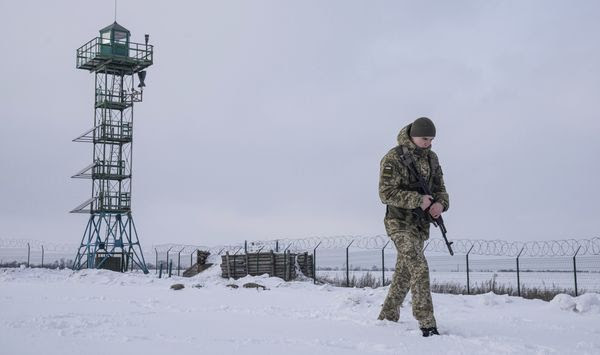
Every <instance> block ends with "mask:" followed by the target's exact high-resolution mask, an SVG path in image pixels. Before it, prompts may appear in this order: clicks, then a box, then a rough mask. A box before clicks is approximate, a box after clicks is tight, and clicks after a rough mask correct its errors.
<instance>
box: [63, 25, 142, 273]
mask: <svg viewBox="0 0 600 355" xmlns="http://www.w3.org/2000/svg"><path fill="white" fill-rule="evenodd" d="M130 36H131V33H130V32H129V30H127V29H126V28H125V27H123V26H121V25H119V24H118V23H117V22H114V23H112V24H111V25H109V26H107V27H105V28H103V29H101V30H100V35H99V37H96V38H93V39H92V40H90V41H89V42H87V43H86V44H84V45H83V46H81V47H80V48H79V49H77V53H76V67H77V69H83V70H86V71H88V72H90V73H93V74H94V79H95V80H94V82H95V89H94V121H93V125H92V127H91V128H90V129H88V130H87V131H85V132H84V133H82V134H81V135H80V136H79V137H77V138H75V139H74V140H73V141H74V142H84V143H88V144H91V145H92V162H91V164H89V165H87V166H86V167H85V168H83V169H81V170H80V171H79V172H78V173H76V174H75V175H73V176H72V177H73V178H76V179H89V180H91V181H92V194H91V197H90V198H89V199H87V200H85V201H84V202H83V203H81V204H80V205H79V206H77V207H75V208H74V209H73V210H72V211H71V213H86V214H89V215H90V218H89V220H88V223H87V226H86V229H85V232H84V235H83V238H82V240H81V244H80V246H79V249H78V251H77V255H76V257H75V262H74V265H73V268H74V269H82V268H105V269H111V270H115V271H126V270H128V269H129V268H134V267H135V266H137V267H138V268H139V269H141V270H142V271H143V272H145V273H147V272H148V269H147V267H146V263H145V261H144V255H143V253H142V249H141V246H140V241H139V238H138V235H137V230H136V228H135V224H134V222H133V216H132V211H131V180H132V147H133V105H134V103H137V102H141V101H142V98H143V92H144V87H145V83H144V81H145V78H146V71H145V69H146V68H148V67H149V66H151V65H152V63H153V47H152V45H150V44H148V40H149V36H148V35H145V43H133V42H131V41H130ZM136 79H137V80H136Z"/></svg>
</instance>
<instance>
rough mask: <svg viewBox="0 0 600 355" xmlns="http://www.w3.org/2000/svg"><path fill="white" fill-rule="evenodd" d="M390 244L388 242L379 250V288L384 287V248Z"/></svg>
mask: <svg viewBox="0 0 600 355" xmlns="http://www.w3.org/2000/svg"><path fill="white" fill-rule="evenodd" d="M388 244H390V241H389V240H388V242H387V243H385V245H384V246H383V248H381V287H385V247H387V246H388Z"/></svg>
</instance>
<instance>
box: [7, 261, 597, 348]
mask: <svg viewBox="0 0 600 355" xmlns="http://www.w3.org/2000/svg"><path fill="white" fill-rule="evenodd" d="M179 282H180V283H183V284H184V285H185V288H184V289H183V290H179V291H174V290H171V289H170V286H171V285H172V284H174V283H179ZM247 282H256V283H259V284H262V285H265V286H266V287H267V288H268V289H267V290H257V289H246V288H243V287H240V288H238V289H233V288H229V287H227V286H226V285H227V284H228V283H234V284H237V285H239V286H242V285H243V284H244V283H247ZM194 286H196V287H194ZM387 290H388V288H387V287H386V288H379V289H346V288H336V287H332V286H329V285H313V284H312V282H310V281H296V282H284V281H283V280H281V279H278V278H268V277H246V278H244V279H239V280H236V281H228V280H226V279H222V278H221V277H220V268H219V267H218V266H216V267H213V268H211V269H209V270H207V271H206V272H204V273H203V274H201V275H198V276H196V277H194V278H189V279H187V278H178V277H173V278H171V279H164V278H163V279H158V278H157V276H156V275H155V274H149V275H143V274H138V273H128V274H120V273H114V272H110V271H103V270H85V271H80V272H73V271H70V270H46V269H23V268H22V269H0V353H1V354H7V355H12V354H61V355H62V354H81V353H86V354H105V353H115V354H168V355H178V354H211V355H213V354H283V353H285V354H286V355H294V354H303V355H305V354H312V355H314V354H344V355H345V354H404V353H411V354H599V353H600V295H599V294H595V293H589V294H585V295H582V296H579V297H577V298H573V297H570V296H567V295H559V296H557V297H556V298H555V299H554V300H553V301H552V302H543V301H539V300H524V299H520V298H517V297H508V296H505V295H494V294H485V295H478V296H455V295H444V294H434V295H433V298H434V304H435V309H436V317H437V320H438V325H439V329H440V331H441V333H442V335H441V336H437V337H432V338H423V337H421V334H420V331H419V329H418V326H417V323H416V321H415V320H414V319H413V318H412V315H411V311H410V295H409V297H407V300H406V302H405V304H404V308H403V309H402V312H401V317H400V318H401V319H400V322H399V323H392V322H388V321H378V320H376V318H377V315H378V313H379V309H380V305H381V303H382V302H383V299H384V297H385V295H386V293H387Z"/></svg>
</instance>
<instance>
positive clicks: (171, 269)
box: [169, 260, 173, 277]
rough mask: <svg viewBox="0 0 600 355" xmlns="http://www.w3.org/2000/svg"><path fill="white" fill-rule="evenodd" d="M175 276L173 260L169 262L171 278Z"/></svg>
mask: <svg viewBox="0 0 600 355" xmlns="http://www.w3.org/2000/svg"><path fill="white" fill-rule="evenodd" d="M171 275H173V260H171V261H170V262H169V277H171Z"/></svg>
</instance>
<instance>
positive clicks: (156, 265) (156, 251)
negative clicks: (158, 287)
mask: <svg viewBox="0 0 600 355" xmlns="http://www.w3.org/2000/svg"><path fill="white" fill-rule="evenodd" d="M154 254H156V263H155V264H154V267H155V268H156V272H157V273H158V250H156V248H154ZM159 279H160V277H159Z"/></svg>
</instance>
